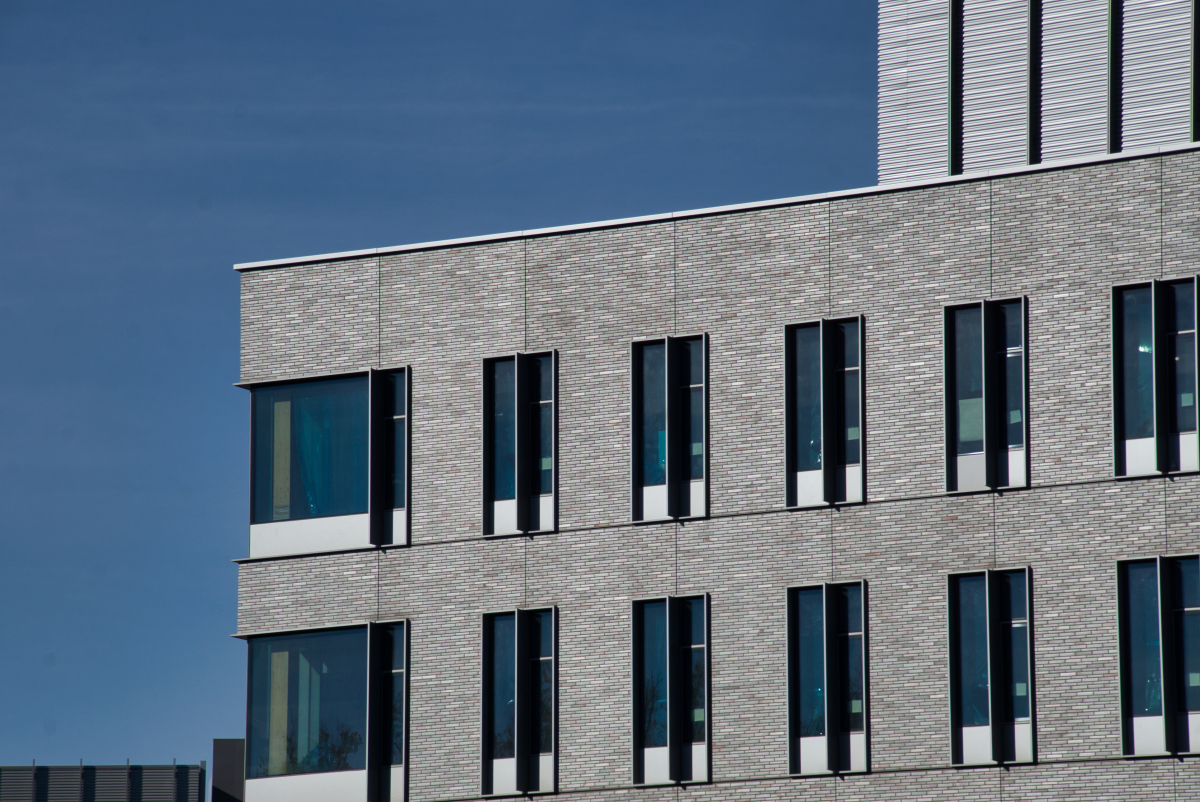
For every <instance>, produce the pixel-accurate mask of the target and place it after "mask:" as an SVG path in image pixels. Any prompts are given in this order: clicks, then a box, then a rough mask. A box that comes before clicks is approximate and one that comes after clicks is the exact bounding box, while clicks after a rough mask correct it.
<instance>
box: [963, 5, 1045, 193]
mask: <svg viewBox="0 0 1200 802" xmlns="http://www.w3.org/2000/svg"><path fill="white" fill-rule="evenodd" d="M1028 95H1029V0H966V2H965V3H964V7H963V171H964V172H970V171H972V170H988V169H993V168H997V167H1013V166H1017V165H1022V164H1025V163H1026V162H1027V161H1028V153H1027V143H1028V125H1029V123H1028V117H1029V114H1028V108H1029V103H1028Z"/></svg>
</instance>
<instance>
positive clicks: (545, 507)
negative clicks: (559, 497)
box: [529, 493, 554, 532]
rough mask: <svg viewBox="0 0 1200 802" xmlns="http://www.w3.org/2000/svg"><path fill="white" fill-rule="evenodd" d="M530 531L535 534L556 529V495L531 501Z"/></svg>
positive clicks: (535, 498)
mask: <svg viewBox="0 0 1200 802" xmlns="http://www.w3.org/2000/svg"><path fill="white" fill-rule="evenodd" d="M529 529H530V531H533V532H550V531H552V530H553V529H554V494H552V493H547V494H546V495H544V496H534V497H533V498H532V499H530V500H529Z"/></svg>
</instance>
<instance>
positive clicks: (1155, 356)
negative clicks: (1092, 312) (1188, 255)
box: [1112, 278, 1200, 476]
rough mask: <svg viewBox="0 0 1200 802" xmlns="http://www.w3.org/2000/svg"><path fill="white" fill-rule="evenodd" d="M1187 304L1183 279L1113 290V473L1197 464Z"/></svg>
mask: <svg viewBox="0 0 1200 802" xmlns="http://www.w3.org/2000/svg"><path fill="white" fill-rule="evenodd" d="M1195 310H1196V288H1195V282H1194V281H1193V279H1191V278H1186V279H1181V280H1171V281H1150V282H1145V283H1142V284H1131V285H1126V286H1122V287H1114V288H1113V296H1112V320H1113V423H1114V427H1113V429H1114V432H1113V434H1114V444H1113V450H1114V465H1113V470H1114V473H1115V474H1116V475H1117V476H1157V475H1162V474H1165V473H1171V472H1176V471H1195V470H1200V443H1198V440H1197V435H1196V315H1195Z"/></svg>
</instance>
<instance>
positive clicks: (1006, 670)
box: [948, 569, 1033, 765]
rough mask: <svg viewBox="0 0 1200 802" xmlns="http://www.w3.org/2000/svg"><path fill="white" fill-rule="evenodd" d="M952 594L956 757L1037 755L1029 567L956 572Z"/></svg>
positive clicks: (1020, 759) (1001, 759) (978, 760)
mask: <svg viewBox="0 0 1200 802" xmlns="http://www.w3.org/2000/svg"><path fill="white" fill-rule="evenodd" d="M948 599H949V607H950V611H949V612H950V721H951V753H952V761H953V762H954V763H957V764H966V765H979V764H990V763H1006V762H1007V763H1013V762H1016V763H1028V762H1031V761H1032V760H1033V716H1032V694H1033V689H1032V684H1031V678H1032V672H1031V670H1030V663H1029V656H1030V650H1029V643H1030V638H1029V612H1028V609H1029V581H1028V572H1027V571H1026V570H1024V569H1022V570H1016V571H986V572H981V573H973V574H957V575H953V576H951V577H950V578H949V593H948Z"/></svg>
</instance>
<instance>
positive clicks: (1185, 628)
mask: <svg viewBox="0 0 1200 802" xmlns="http://www.w3.org/2000/svg"><path fill="white" fill-rule="evenodd" d="M1175 657H1176V661H1177V662H1178V664H1179V669H1178V670H1179V683H1180V688H1179V709H1180V710H1200V610H1189V611H1186V612H1184V611H1180V612H1177V613H1176V614H1175ZM1193 748H1194V747H1193Z"/></svg>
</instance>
